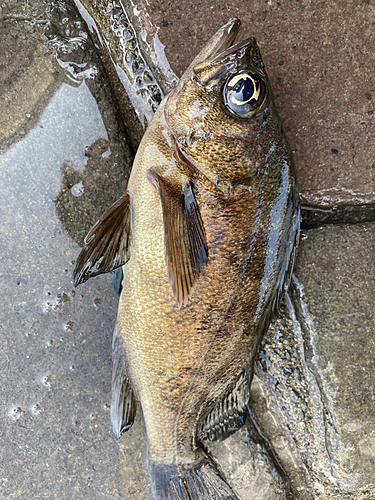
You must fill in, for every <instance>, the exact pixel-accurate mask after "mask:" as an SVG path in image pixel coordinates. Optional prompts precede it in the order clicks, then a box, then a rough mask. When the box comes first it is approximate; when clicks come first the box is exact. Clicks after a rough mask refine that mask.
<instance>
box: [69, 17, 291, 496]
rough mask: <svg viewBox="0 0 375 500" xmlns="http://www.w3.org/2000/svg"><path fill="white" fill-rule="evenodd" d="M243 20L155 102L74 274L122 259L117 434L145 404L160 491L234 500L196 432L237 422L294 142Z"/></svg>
mask: <svg viewBox="0 0 375 500" xmlns="http://www.w3.org/2000/svg"><path fill="white" fill-rule="evenodd" d="M238 29H239V21H238V20H236V19H232V20H230V21H229V22H228V23H227V25H225V26H223V27H222V28H221V29H220V30H219V31H218V32H217V33H216V34H215V35H214V37H213V38H212V39H211V40H210V41H209V43H208V44H207V46H206V47H205V48H204V49H203V50H202V51H201V52H200V53H199V54H198V56H197V57H196V58H195V60H194V61H193V63H192V64H191V65H190V66H189V68H188V69H187V71H186V72H185V74H184V75H183V76H182V78H181V80H180V82H179V84H178V85H177V86H176V87H175V88H174V89H173V90H172V91H171V93H170V94H169V95H168V96H167V97H166V98H165V99H164V100H163V101H162V103H161V104H160V106H159V108H158V110H157V111H156V113H155V116H154V118H153V120H152V122H151V123H150V125H149V127H148V129H147V131H146V133H145V136H144V138H143V140H142V142H141V144H140V147H139V149H138V152H137V155H136V158H135V161H134V166H133V170H132V174H131V177H130V180H129V184H128V189H127V192H126V193H125V195H124V196H123V197H122V198H121V199H120V200H119V201H118V202H117V203H116V204H115V205H114V206H113V207H111V209H110V210H109V211H108V212H107V213H106V214H104V216H103V217H102V218H101V219H100V220H99V221H98V223H97V224H96V225H95V226H94V227H93V229H92V230H91V231H90V233H89V234H88V236H87V238H86V243H85V247H84V248H83V250H82V252H81V254H80V256H79V258H78V260H77V263H76V266H75V270H74V276H75V281H76V283H79V282H82V281H85V280H86V279H88V278H89V277H90V276H93V275H95V274H99V273H101V272H106V271H110V270H112V269H114V268H116V267H118V266H119V265H124V268H123V270H124V279H123V291H122V293H121V296H120V304H119V311H118V319H117V326H116V330H115V335H114V343H113V349H114V350H113V379H112V406H111V417H112V423H113V427H114V431H115V434H116V435H117V437H119V436H120V435H121V434H122V432H123V431H124V430H126V429H127V428H129V427H130V426H131V425H132V422H133V420H134V415H135V411H136V405H137V402H140V404H141V406H142V410H143V415H144V419H145V424H146V432H147V440H148V450H149V462H150V472H151V479H152V485H153V492H154V496H155V499H176V500H177V499H185V500H189V499H195V498H197V499H198V500H199V499H237V496H236V495H235V493H234V491H233V490H232V489H231V487H230V486H229V485H228V483H227V482H226V479H225V478H224V476H223V475H222V473H221V472H220V471H219V469H218V468H217V466H216V464H215V463H214V462H213V460H212V459H211V458H210V457H208V456H207V455H206V454H205V452H204V451H203V449H202V447H201V445H200V442H201V441H202V440H204V439H223V438H225V437H226V436H228V435H229V434H231V433H232V432H234V431H235V430H236V429H238V428H239V427H240V426H241V425H242V423H243V417H244V414H245V411H246V405H247V403H248V400H249V391H250V382H251V378H252V367H253V362H254V357H255V355H256V352H257V347H258V345H259V342H260V340H261V338H262V335H263V334H264V332H265V331H266V330H267V328H268V326H269V322H270V320H271V318H272V313H273V312H274V310H275V308H276V307H277V303H278V301H279V298H280V296H281V295H282V293H283V292H284V291H285V289H286V287H287V286H288V283H289V278H290V275H291V272H292V269H293V263H294V258H295V252H296V248H297V244H298V232H299V220H300V212H299V199H298V189H297V185H296V176H295V170H294V166H293V160H292V156H291V152H290V149H289V146H288V143H287V140H286V138H285V136H284V133H283V130H282V126H281V123H280V119H279V117H278V115H277V112H276V108H275V104H274V102H273V97H272V93H271V88H270V84H269V80H268V77H267V75H266V72H265V69H264V65H263V62H262V60H261V57H260V53H259V49H258V47H257V45H256V42H255V39H253V38H249V39H247V40H245V41H243V42H240V43H238V44H236V45H234V40H235V37H236V35H237V32H238Z"/></svg>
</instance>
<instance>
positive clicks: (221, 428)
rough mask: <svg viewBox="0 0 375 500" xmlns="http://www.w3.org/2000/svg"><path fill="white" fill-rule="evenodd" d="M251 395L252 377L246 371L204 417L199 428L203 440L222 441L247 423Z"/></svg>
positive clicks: (200, 437) (199, 435) (199, 434)
mask: <svg viewBox="0 0 375 500" xmlns="http://www.w3.org/2000/svg"><path fill="white" fill-rule="evenodd" d="M249 397H250V377H249V375H248V373H247V372H246V371H243V372H241V373H240V374H239V376H238V379H237V380H236V383H235V385H234V387H232V388H231V389H230V390H229V391H227V392H226V393H225V394H224V395H223V396H222V397H221V398H220V399H219V400H218V401H217V402H216V405H215V406H214V408H213V409H212V410H211V411H210V412H209V413H208V415H206V417H205V418H204V419H203V421H202V423H201V425H200V428H199V430H198V437H199V439H200V440H201V441H204V440H209V441H222V440H223V439H225V438H227V437H228V436H230V435H231V434H233V433H234V432H236V431H237V430H238V429H240V428H241V427H242V426H243V424H244V423H245V415H246V407H247V403H248V402H249Z"/></svg>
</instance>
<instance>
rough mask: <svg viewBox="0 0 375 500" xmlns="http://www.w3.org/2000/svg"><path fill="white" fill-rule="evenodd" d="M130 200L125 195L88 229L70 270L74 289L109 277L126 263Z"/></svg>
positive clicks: (129, 228) (129, 227) (127, 195)
mask: <svg viewBox="0 0 375 500" xmlns="http://www.w3.org/2000/svg"><path fill="white" fill-rule="evenodd" d="M130 218H131V214H130V199H129V194H128V193H125V194H124V196H122V197H121V198H120V199H119V200H117V201H116V203H114V204H113V205H112V206H111V207H110V208H109V209H108V210H107V212H105V213H104V215H102V217H101V218H100V219H99V220H98V222H97V223H96V224H95V225H94V226H93V227H92V228H91V229H90V232H89V233H88V235H87V236H86V238H85V244H84V247H83V248H82V250H81V253H80V254H79V256H78V259H77V261H76V263H75V265H74V268H73V273H72V275H73V282H74V286H77V285H79V284H80V283H84V282H85V281H86V280H88V279H89V278H91V277H93V276H96V275H98V274H102V273H109V272H111V271H113V270H114V269H115V268H117V267H120V266H122V265H124V264H125V263H126V261H127V260H128V247H129V240H130V232H131V223H130Z"/></svg>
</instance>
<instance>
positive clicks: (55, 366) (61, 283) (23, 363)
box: [0, 1, 131, 499]
mask: <svg viewBox="0 0 375 500" xmlns="http://www.w3.org/2000/svg"><path fill="white" fill-rule="evenodd" d="M1 15H2V21H1V23H2V31H1V35H2V50H1V54H0V58H1V59H0V65H1V68H2V69H3V70H2V72H1V74H2V82H3V83H2V85H1V88H0V92H1V97H0V99H1V102H2V103H5V106H3V108H2V114H1V120H2V122H1V135H2V139H3V140H2V142H1V146H2V154H1V156H0V187H1V193H2V196H1V199H0V210H1V214H2V217H1V235H2V237H1V240H0V262H1V263H0V283H1V290H2V293H3V306H2V308H1V310H0V348H1V363H0V366H1V369H0V379H1V384H0V385H1V389H0V393H1V416H0V419H1V422H2V425H1V426H0V443H1V446H0V469H1V475H0V478H1V481H0V498H2V499H11V498H14V499H23V498H59V499H69V498H90V499H91V498H92V499H96V498H97V499H99V498H100V499H103V498H122V497H123V493H122V492H123V486H122V476H121V472H120V463H121V450H120V449H119V447H118V445H117V443H116V441H115V439H114V438H113V434H112V431H111V427H110V416H109V409H110V407H109V404H110V399H111V395H110V380H111V375H110V374H111V337H112V330H113V327H114V322H115V318H116V311H117V297H116V294H115V292H114V290H113V287H112V283H111V277H110V276H106V277H104V279H102V280H100V281H99V280H93V281H92V283H91V284H89V285H88V286H87V287H85V289H84V290H77V291H74V290H73V287H72V283H71V278H70V274H71V269H72V264H73V262H74V259H75V258H76V256H77V253H78V252H79V245H78V244H77V243H76V241H79V242H82V237H83V234H84V233H85V232H86V230H87V228H88V227H89V226H90V225H91V224H92V223H93V222H94V220H95V219H96V218H97V216H98V214H99V213H101V212H102V211H103V210H104V209H105V208H106V207H108V206H109V205H110V204H111V202H112V201H113V200H115V199H116V198H117V197H118V196H119V195H120V194H121V193H122V192H123V190H124V189H125V186H126V180H127V176H128V174H129V168H130V165H131V155H130V152H129V148H128V147H127V144H126V140H125V135H124V130H123V128H122V127H121V122H120V121H119V120H117V118H116V116H117V111H116V109H115V108H113V106H112V105H111V103H110V97H111V96H110V94H109V92H108V87H107V84H106V82H105V81H104V80H103V77H102V74H101V71H100V64H99V61H98V60H97V59H95V56H94V53H91V54H90V51H88V50H86V48H85V47H83V48H82V47H81V48H80V47H79V44H82V43H83V44H84V43H85V40H84V36H81V38H80V39H79V40H76V41H75V42H74V43H73V41H72V39H71V38H70V37H69V36H68V35H67V33H63V36H61V34H60V35H59V36H60V38H58V36H57V33H55V34H54V35H53V36H52V35H51V32H49V35H51V36H49V37H48V39H46V37H45V35H44V31H45V29H46V27H49V28H50V29H51V30H54V29H55V28H56V27H57V26H56V25H53V23H52V22H51V19H54V12H53V9H51V8H50V7H49V6H48V4H47V3H45V2H43V1H34V2H32V5H29V3H28V2H25V3H22V4H21V2H18V3H17V4H14V3H13V2H9V3H8V4H6V5H5V6H4V4H3V6H2V12H1ZM66 17H67V16H66ZM70 22H73V24H74V23H77V22H79V21H78V20H77V19H71V18H67V19H66V21H65V24H64V25H63V26H65V28H64V29H66V30H67V31H68V30H69V29H72V25H71V24H70ZM73 27H74V26H73ZM60 28H61V26H60V27H59V29H60ZM75 28H77V29H80V30H81V31H82V34H83V35H84V30H83V29H81V28H82V27H80V26H79V24H78V25H77V24H76V25H75ZM47 34H48V33H47ZM53 40H54V41H53ZM57 49H58V50H57ZM82 52H83V53H82ZM59 55H60V56H62V55H64V61H65V63H66V64H64V61H63V60H62V58H61V57H59ZM58 59H59V60H60V61H58ZM68 62H69V64H68ZM74 68H76V69H77V71H76V72H75V73H74V74H73V75H72V71H73V70H74ZM86 70H89V71H86ZM84 71H86V72H85V73H83V72H84ZM78 73H79V74H78ZM114 180H115V182H114ZM95 212H96V213H95Z"/></svg>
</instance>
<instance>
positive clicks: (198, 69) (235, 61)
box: [193, 36, 265, 85]
mask: <svg viewBox="0 0 375 500" xmlns="http://www.w3.org/2000/svg"><path fill="white" fill-rule="evenodd" d="M227 41H229V39H228V40H227ZM234 41H235V37H233V38H231V39H230V43H231V44H230V46H229V47H228V46H227V47H225V45H226V44H224V47H225V48H224V50H220V49H221V48H222V45H221V46H220V48H219V51H217V52H215V53H211V56H210V57H209V58H207V59H205V60H204V61H202V62H199V63H197V64H196V65H195V66H194V67H193V78H194V79H195V80H196V81H197V82H198V83H199V84H200V85H209V84H215V83H216V82H217V81H218V80H219V79H220V78H221V77H222V76H223V74H225V73H228V74H229V73H231V72H234V71H236V70H239V69H244V68H249V67H252V68H256V69H257V70H258V71H259V72H260V73H261V74H262V75H263V76H265V71H264V64H263V61H262V57H261V55H260V51H259V47H258V44H257V42H256V39H255V38H254V37H253V36H251V37H249V38H246V39H245V40H242V41H240V42H238V43H236V44H234ZM233 44H234V45H233Z"/></svg>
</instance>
